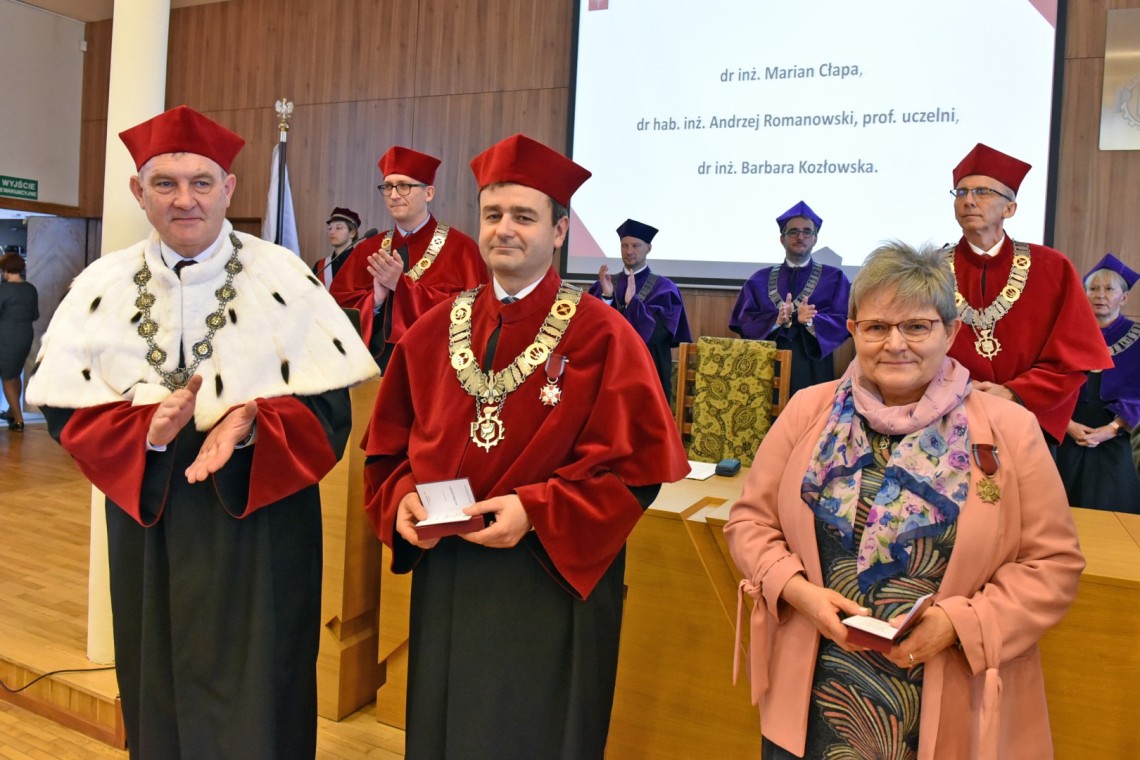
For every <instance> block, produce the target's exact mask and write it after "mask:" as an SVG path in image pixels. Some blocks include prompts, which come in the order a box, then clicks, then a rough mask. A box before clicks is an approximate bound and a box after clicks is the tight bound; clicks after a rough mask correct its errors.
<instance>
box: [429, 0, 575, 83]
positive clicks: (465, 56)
mask: <svg viewBox="0 0 1140 760" xmlns="http://www.w3.org/2000/svg"><path fill="white" fill-rule="evenodd" d="M420 8H421V11H420V21H419V26H418V37H419V39H420V40H421V44H420V57H419V59H418V62H419V65H418V67H417V68H416V95H418V96H421V97H423V96H428V95H452V94H457V93H472V92H495V91H502V90H527V89H541V88H548V87H565V86H567V85H568V84H569V82H570V35H571V30H572V24H573V20H574V16H573V4H572V2H571V0H546V2H537V1H536V0H482V1H481V2H471V0H421V2H420Z"/></svg>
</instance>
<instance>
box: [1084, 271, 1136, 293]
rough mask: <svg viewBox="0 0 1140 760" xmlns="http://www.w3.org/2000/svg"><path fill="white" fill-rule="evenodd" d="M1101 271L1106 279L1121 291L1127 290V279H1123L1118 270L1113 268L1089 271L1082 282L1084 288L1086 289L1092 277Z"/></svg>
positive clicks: (1125, 291)
mask: <svg viewBox="0 0 1140 760" xmlns="http://www.w3.org/2000/svg"><path fill="white" fill-rule="evenodd" d="M1101 273H1104V274H1105V275H1107V276H1108V279H1109V280H1111V281H1112V284H1113V285H1115V286H1116V287H1118V288H1120V292H1121V293H1127V292H1128V289H1129V288H1128V280H1126V279H1124V277H1123V276H1122V275H1121V274H1120V272H1117V271H1116V270H1115V269H1097V270H1096V271H1094V272H1089V276H1088V277H1086V278H1085V280H1084V283H1083V285H1084V286H1085V290H1088V287H1089V285H1091V284H1092V281H1093V278H1094V277H1096V276H1097V275H1098V274H1101Z"/></svg>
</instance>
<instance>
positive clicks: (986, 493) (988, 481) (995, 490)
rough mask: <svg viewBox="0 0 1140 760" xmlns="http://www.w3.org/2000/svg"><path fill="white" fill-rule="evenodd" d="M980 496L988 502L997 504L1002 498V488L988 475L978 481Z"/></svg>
mask: <svg viewBox="0 0 1140 760" xmlns="http://www.w3.org/2000/svg"><path fill="white" fill-rule="evenodd" d="M978 498H979V499H981V500H982V501H984V502H985V503H986V504H997V503H998V500H999V499H1000V498H1001V489H1000V488H999V487H998V484H997V481H995V480H994V479H993V478H991V477H989V476H988V475H987V476H986V477H984V478H982V479H981V480H979V481H978Z"/></svg>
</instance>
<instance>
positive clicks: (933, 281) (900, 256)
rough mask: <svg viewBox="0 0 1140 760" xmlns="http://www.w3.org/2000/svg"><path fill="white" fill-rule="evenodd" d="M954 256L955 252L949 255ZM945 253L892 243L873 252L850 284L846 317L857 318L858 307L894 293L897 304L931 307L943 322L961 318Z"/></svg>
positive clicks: (952, 275) (955, 285)
mask: <svg viewBox="0 0 1140 760" xmlns="http://www.w3.org/2000/svg"><path fill="white" fill-rule="evenodd" d="M949 255H953V251H952V250H951V251H950V252H949ZM949 255H948V253H947V252H946V251H944V250H941V249H938V248H935V247H934V246H932V245H929V244H926V245H923V246H922V247H921V248H918V249H916V248H913V247H911V246H909V245H907V244H906V243H903V242H901V241H898V240H890V241H887V242H885V243H883V244H882V245H881V246H879V247H878V248H876V249H875V250H874V251H872V252H871V255H870V256H868V257H867V260H866V261H865V262H863V268H862V269H860V270H859V274H857V275H855V282H853V283H852V284H851V300H850V303H849V306H848V308H847V314H848V316H849V317H850V318H851V319H857V318H858V317H857V316H856V315H857V313H858V309H859V304H860V303H862V302H863V301H864V300H865V299H867V298H868V297H869V296H871V295H873V294H877V293H881V292H883V291H885V290H893V291H895V301H896V302H898V303H899V304H902V305H906V306H916V307H925V306H931V307H933V308H934V310H935V311H936V312H938V316H939V317H940V318H941V319H942V321H943V322H944V323H947V324H949V323H950V322H952V321H954V320H955V319H957V318H958V308H957V306H956V305H955V303H954V292H955V291H956V290H957V284H956V283H955V280H954V272H953V271H951V269H950V260H949Z"/></svg>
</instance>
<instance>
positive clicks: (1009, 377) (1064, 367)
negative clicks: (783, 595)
mask: <svg viewBox="0 0 1140 760" xmlns="http://www.w3.org/2000/svg"><path fill="white" fill-rule="evenodd" d="M1030 168H1032V167H1030V165H1029V164H1027V163H1025V162H1024V161H1019V160H1018V159H1016V158H1014V157H1013V156H1009V155H1006V154H1005V153H1002V152H1001V151H997V150H994V149H993V148H990V147H989V146H987V145H983V144H982V143H978V144H977V145H976V146H975V147H974V149H973V150H971V151H970V152H969V153H968V154H967V155H966V157H965V158H963V159H962V161H961V162H960V163H959V164H958V166H957V167H955V169H954V189H953V190H952V191H951V194H952V195H953V196H954V215H955V216H956V217H957V219H958V224H959V225H960V226H961V228H962V239H961V240H960V241H958V245H957V246H956V247H955V248H954V249H953V254H952V258H951V261H952V263H953V266H954V273H955V276H956V278H957V281H958V292H957V293H956V294H955V297H956V299H957V301H958V313H959V314H960V315H961V317H962V321H963V322H964V323H965V327H966V328H967V329H963V330H960V331H959V332H958V337H957V339H955V341H954V345H953V346H951V348H950V356H952V357H954V358H955V359H957V360H958V361H960V362H961V363H962V364H963V365H965V366H966V368H967V369H969V370H970V375H971V376H972V378H973V381H974V387H975V388H976V389H978V390H982V391H985V392H987V393H992V394H994V395H997V396H1001V397H1002V398H1006V399H1011V400H1013V401H1016V402H1018V403H1020V404H1022V405H1024V406H1025V407H1026V408H1027V409H1029V411H1031V412H1033V413H1034V414H1035V415H1036V416H1037V421H1038V422H1039V423H1040V424H1041V428H1042V430H1044V431H1045V434H1046V435H1047V436H1048V437H1049V438H1050V439H1051V440H1052V442H1053V443H1054V444H1055V443H1057V442H1059V441H1060V440H1061V439H1062V438H1063V437H1064V435H1065V429H1066V426H1067V425H1068V424H1069V419H1070V418H1071V417H1072V414H1073V408H1074V407H1075V406H1076V403H1077V394H1078V393H1079V392H1080V389H1081V386H1082V385H1083V384H1084V381H1085V372H1087V371H1089V370H1099V369H1108V368H1109V367H1111V366H1112V359H1111V358H1110V357H1109V355H1108V349H1107V347H1106V346H1105V343H1104V340H1103V339H1102V338H1101V336H1100V328H1099V326H1098V325H1097V321H1096V317H1095V316H1094V315H1093V312H1092V308H1091V307H1090V306H1089V302H1088V299H1087V298H1086V297H1085V295H1084V288H1083V286H1082V284H1081V278H1080V276H1079V275H1078V274H1077V271H1076V269H1075V268H1074V267H1073V264H1072V262H1070V261H1069V260H1068V258H1066V257H1065V255H1064V254H1062V253H1061V252H1060V251H1055V250H1053V249H1052V248H1046V247H1045V246H1043V245H1034V244H1032V243H1021V242H1015V241H1014V240H1012V239H1011V238H1009V237H1008V236H1007V235H1006V234H1005V220H1006V219H1009V218H1011V217H1012V216H1013V215H1014V214H1015V213H1016V211H1017V190H1018V188H1019V187H1021V181H1022V180H1023V179H1024V178H1025V175H1026V174H1027V173H1028V172H1029V170H1030Z"/></svg>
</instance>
